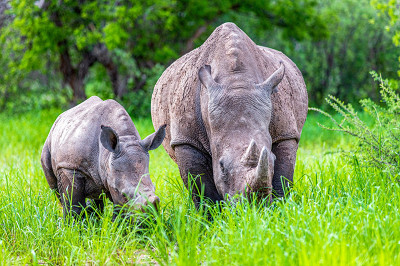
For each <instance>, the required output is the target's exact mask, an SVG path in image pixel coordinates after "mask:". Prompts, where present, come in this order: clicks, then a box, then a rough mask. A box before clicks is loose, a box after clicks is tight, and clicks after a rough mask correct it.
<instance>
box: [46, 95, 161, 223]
mask: <svg viewBox="0 0 400 266" xmlns="http://www.w3.org/2000/svg"><path fill="white" fill-rule="evenodd" d="M164 137H165V126H161V127H160V128H159V130H158V131H157V132H155V133H153V134H151V135H149V136H148V137H147V138H145V139H144V140H141V139H140V136H139V133H138V131H137V130H136V128H135V125H134V124H133V122H132V120H131V118H130V117H129V115H128V113H127V112H126V111H125V109H124V108H123V107H122V106H121V105H120V104H118V103H117V102H116V101H114V100H106V101H102V100H101V99H100V98H99V97H96V96H93V97H91V98H89V99H88V100H86V101H84V102H83V103H81V104H79V105H78V106H76V107H74V108H72V109H70V110H68V111H66V112H64V113H62V114H61V115H60V116H59V117H58V118H57V120H56V121H55V122H54V124H53V126H52V128H51V130H50V133H49V135H48V137H47V139H46V142H45V143H44V146H43V151H42V157H41V163H42V167H43V171H44V174H45V176H46V179H47V182H48V183H49V186H50V188H51V189H54V190H56V191H57V192H58V194H59V199H60V201H61V204H62V205H63V208H64V214H66V213H67V212H68V211H69V210H70V208H71V204H72V210H73V211H74V214H75V215H76V214H78V215H79V213H80V212H81V211H82V208H83V207H85V206H86V204H85V199H86V198H89V199H93V200H94V203H95V204H96V205H97V207H98V208H100V209H101V210H102V208H103V207H104V206H103V201H102V200H101V199H99V196H100V194H102V193H103V192H105V194H106V195H107V196H108V198H110V200H111V201H112V202H113V203H114V204H117V205H123V204H125V203H127V202H128V200H129V204H132V205H133V207H139V208H141V207H142V206H144V205H147V204H148V203H151V204H153V205H154V206H156V205H157V204H158V202H159V198H158V197H157V196H156V195H155V194H154V191H155V187H154V185H153V183H152V182H151V180H150V176H149V174H148V173H149V154H148V151H149V150H153V149H155V148H157V147H158V146H159V145H160V144H161V142H162V141H163V139H164Z"/></svg>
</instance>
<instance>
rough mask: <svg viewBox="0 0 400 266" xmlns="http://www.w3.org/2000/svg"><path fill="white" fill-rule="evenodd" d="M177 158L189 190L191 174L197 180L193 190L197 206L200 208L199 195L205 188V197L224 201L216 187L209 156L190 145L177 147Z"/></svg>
mask: <svg viewBox="0 0 400 266" xmlns="http://www.w3.org/2000/svg"><path fill="white" fill-rule="evenodd" d="M175 156H176V161H177V164H178V167H179V172H180V175H181V178H182V180H183V183H184V184H185V186H186V188H188V185H189V180H188V177H189V174H190V175H191V176H192V177H193V178H194V179H195V184H194V187H193V189H192V198H193V201H194V202H195V204H196V206H198V204H199V202H200V198H199V194H200V193H201V191H202V189H203V187H204V194H203V195H204V197H206V198H208V199H210V200H212V201H213V202H216V201H221V200H223V198H222V197H221V196H220V195H219V193H218V191H217V188H216V187H215V183H214V179H213V170H212V161H211V158H209V156H207V155H205V154H204V153H203V152H200V151H199V150H197V149H196V148H194V147H193V146H190V145H179V146H176V147H175ZM188 189H189V188H188Z"/></svg>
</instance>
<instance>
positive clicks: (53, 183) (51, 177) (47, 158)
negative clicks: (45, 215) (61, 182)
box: [40, 141, 61, 200]
mask: <svg viewBox="0 0 400 266" xmlns="http://www.w3.org/2000/svg"><path fill="white" fill-rule="evenodd" d="M40 162H41V163H42V168H43V172H44V176H45V177H46V180H47V183H48V184H49V186H50V188H51V189H53V190H56V192H57V197H58V199H59V200H61V199H60V197H59V193H58V191H57V189H58V187H57V177H56V175H55V174H54V172H53V167H52V166H51V154H50V151H49V148H48V145H47V141H46V142H45V144H44V146H43V150H42V156H41V158H40Z"/></svg>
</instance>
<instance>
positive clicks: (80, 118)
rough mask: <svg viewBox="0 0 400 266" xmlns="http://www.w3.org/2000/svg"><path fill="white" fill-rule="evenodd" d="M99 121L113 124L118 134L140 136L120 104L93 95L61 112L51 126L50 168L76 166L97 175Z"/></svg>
mask: <svg viewBox="0 0 400 266" xmlns="http://www.w3.org/2000/svg"><path fill="white" fill-rule="evenodd" d="M101 125H105V126H110V127H112V128H113V129H114V130H115V131H116V132H117V134H118V135H119V136H125V135H133V136H136V138H138V139H140V136H139V133H138V132H137V130H136V128H135V126H134V124H133V122H132V120H131V119H130V117H129V115H128V113H127V112H126V111H125V109H124V108H123V107H122V106H121V105H120V104H118V103H117V102H115V101H114V100H106V101H102V100H101V99H100V98H98V97H96V96H93V97H91V98H89V99H88V100H86V101H84V102H83V103H81V104H79V105H77V106H76V107H74V108H72V109H70V110H68V111H66V112H64V113H62V114H61V115H60V116H59V117H58V118H57V120H56V122H55V123H54V125H53V127H52V129H51V130H50V133H49V137H48V140H47V141H48V146H49V150H50V153H51V158H52V167H53V170H54V171H57V169H59V168H68V169H79V170H80V171H82V172H84V173H85V174H86V175H89V176H92V177H93V178H97V177H98V166H99V135H100V130H101Z"/></svg>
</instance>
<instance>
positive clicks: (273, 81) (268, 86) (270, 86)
mask: <svg viewBox="0 0 400 266" xmlns="http://www.w3.org/2000/svg"><path fill="white" fill-rule="evenodd" d="M279 63H280V66H279V68H278V69H277V70H276V71H275V72H274V73H273V74H272V75H271V76H270V77H269V78H268V79H267V80H265V81H264V82H263V83H260V84H258V86H260V87H261V88H263V89H265V90H267V91H268V92H269V93H270V94H272V93H274V92H276V91H277V89H276V87H277V86H278V84H279V83H280V82H281V81H282V79H283V76H284V75H285V65H284V64H283V63H282V61H280V62H279Z"/></svg>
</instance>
